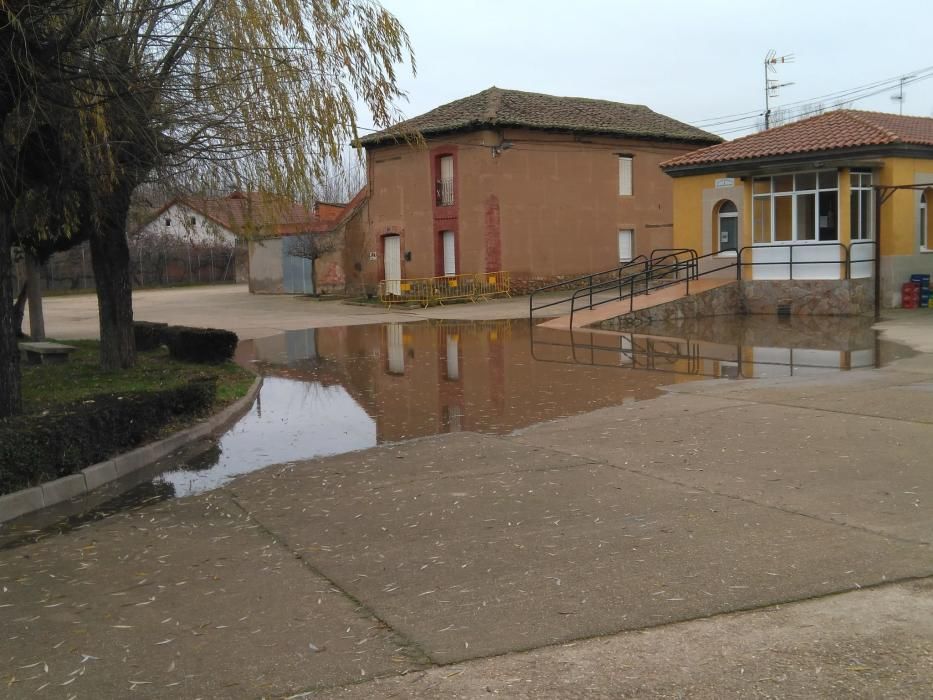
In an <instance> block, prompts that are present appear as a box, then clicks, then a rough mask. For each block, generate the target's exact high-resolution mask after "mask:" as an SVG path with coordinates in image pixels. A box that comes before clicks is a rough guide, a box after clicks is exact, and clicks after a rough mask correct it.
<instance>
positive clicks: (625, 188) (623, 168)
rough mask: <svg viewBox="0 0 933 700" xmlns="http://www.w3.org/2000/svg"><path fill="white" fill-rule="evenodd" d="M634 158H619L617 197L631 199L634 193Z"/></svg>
mask: <svg viewBox="0 0 933 700" xmlns="http://www.w3.org/2000/svg"><path fill="white" fill-rule="evenodd" d="M634 160H635V159H634V158H633V157H632V156H619V196H620V197H631V196H632V192H633V191H634V185H633V181H634V177H633V175H634V171H635V168H634Z"/></svg>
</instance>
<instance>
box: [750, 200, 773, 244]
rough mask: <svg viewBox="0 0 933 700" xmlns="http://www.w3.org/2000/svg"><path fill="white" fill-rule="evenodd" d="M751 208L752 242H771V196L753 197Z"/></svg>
mask: <svg viewBox="0 0 933 700" xmlns="http://www.w3.org/2000/svg"><path fill="white" fill-rule="evenodd" d="M752 209H753V218H754V226H753V227H752V228H753V230H754V242H755V243H770V242H771V198H770V197H755V200H754V206H753V207H752Z"/></svg>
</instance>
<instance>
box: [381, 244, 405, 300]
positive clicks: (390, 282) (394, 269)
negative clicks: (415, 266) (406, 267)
mask: <svg viewBox="0 0 933 700" xmlns="http://www.w3.org/2000/svg"><path fill="white" fill-rule="evenodd" d="M382 240H383V246H384V248H383V257H384V258H385V265H386V269H385V272H386V294H395V295H396V296H401V294H402V284H401V282H400V280H401V279H402V239H401V237H400V236H386V237H384V238H383V239H382Z"/></svg>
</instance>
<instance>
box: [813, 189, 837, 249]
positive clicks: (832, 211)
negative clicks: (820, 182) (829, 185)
mask: <svg viewBox="0 0 933 700" xmlns="http://www.w3.org/2000/svg"><path fill="white" fill-rule="evenodd" d="M819 197H820V200H819V201H820V205H819V206H820V212H819V220H818V221H817V228H818V230H819V239H820V240H821V241H836V240H839V226H838V224H837V221H836V212H837V211H838V206H837V205H838V203H839V193H838V192H835V191H833V192H820V195H819Z"/></svg>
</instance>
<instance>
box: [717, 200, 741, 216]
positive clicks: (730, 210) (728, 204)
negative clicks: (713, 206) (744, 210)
mask: <svg viewBox="0 0 933 700" xmlns="http://www.w3.org/2000/svg"><path fill="white" fill-rule="evenodd" d="M737 211H738V209H737V208H736V206H735V204H734V203H733V202H732V201H731V200H729V199H726V200H723V202H722V204H720V205H719V213H720V214H734V213H736V212H737Z"/></svg>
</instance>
